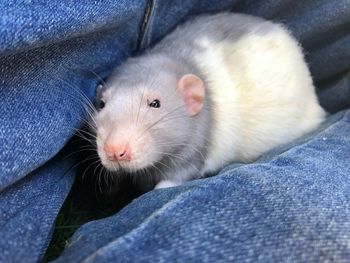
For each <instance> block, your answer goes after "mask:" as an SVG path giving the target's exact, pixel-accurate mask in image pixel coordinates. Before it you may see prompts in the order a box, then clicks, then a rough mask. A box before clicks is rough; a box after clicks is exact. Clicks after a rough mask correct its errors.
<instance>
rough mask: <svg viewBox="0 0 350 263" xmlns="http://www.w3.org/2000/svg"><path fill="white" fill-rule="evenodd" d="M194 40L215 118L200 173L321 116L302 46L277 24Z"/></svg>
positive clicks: (248, 157) (260, 149)
mask: <svg viewBox="0 0 350 263" xmlns="http://www.w3.org/2000/svg"><path fill="white" fill-rule="evenodd" d="M197 41H198V44H199V45H200V46H202V47H204V48H203V49H199V50H202V52H200V53H199V52H197V54H195V60H196V63H197V65H198V66H199V67H200V68H201V70H203V71H204V72H206V76H207V77H208V83H209V84H208V86H207V89H208V91H209V93H211V98H212V100H213V105H212V112H213V117H214V123H213V129H212V131H213V133H212V136H211V138H209V141H210V145H209V152H208V158H207V160H206V164H205V168H204V172H207V171H215V170H217V169H218V168H220V167H222V166H223V165H224V164H227V163H230V162H248V161H253V160H254V159H256V158H257V157H258V156H260V155H261V154H262V153H264V152H266V151H268V150H270V149H271V148H273V147H276V146H277V145H279V144H282V143H287V142H289V141H291V140H293V139H295V138H297V137H299V136H300V135H302V134H304V133H306V132H308V131H310V130H312V129H314V128H315V127H316V126H317V125H318V124H319V123H320V122H321V121H322V120H323V118H324V116H325V112H324V111H323V109H322V108H321V107H320V106H319V105H318V102H317V98H316V95H315V91H314V86H313V83H312V79H311V77H310V73H309V70H308V68H307V66H306V64H305V62H304V59H303V54H302V51H301V48H300V47H299V46H298V43H297V42H296V41H295V40H294V39H293V38H292V37H291V36H290V35H289V33H288V32H287V31H286V30H285V29H284V28H283V27H282V26H280V25H278V24H273V23H270V22H265V23H260V24H259V25H257V26H256V28H254V29H253V30H252V32H250V33H248V34H246V35H244V36H243V37H241V38H240V39H238V40H236V41H230V40H225V41H224V42H222V41H221V42H219V43H218V42H215V41H212V40H211V39H210V38H206V37H203V38H200V39H198V40H197Z"/></svg>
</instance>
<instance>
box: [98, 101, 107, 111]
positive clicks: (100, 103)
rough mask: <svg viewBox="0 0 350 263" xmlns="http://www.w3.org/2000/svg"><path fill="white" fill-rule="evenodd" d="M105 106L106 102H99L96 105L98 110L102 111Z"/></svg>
mask: <svg viewBox="0 0 350 263" xmlns="http://www.w3.org/2000/svg"><path fill="white" fill-rule="evenodd" d="M105 105H106V102H105V101H104V100H100V102H99V104H98V107H99V109H103V108H104V107H105Z"/></svg>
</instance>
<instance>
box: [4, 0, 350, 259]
mask: <svg viewBox="0 0 350 263" xmlns="http://www.w3.org/2000/svg"><path fill="white" fill-rule="evenodd" d="M146 10H147V11H146ZM229 10H230V11H234V12H244V13H249V14H253V15H258V16H262V17H265V18H268V19H273V20H276V21H280V22H282V23H284V24H286V26H287V27H288V28H289V29H290V31H291V32H292V34H293V35H294V36H295V37H296V38H297V39H298V40H299V41H300V42H301V45H302V47H303V49H304V51H305V54H306V59H307V62H308V64H309V67H310V70H311V73H312V76H313V79H314V81H315V84H316V86H317V92H318V95H319V99H320V102H321V104H322V105H323V106H324V107H325V109H326V110H327V111H328V112H330V113H331V115H330V117H329V118H328V120H327V122H326V123H325V124H324V125H323V126H322V127H321V128H320V129H319V130H318V131H316V132H315V133H313V134H311V135H308V136H305V137H304V138H301V139H300V140H298V141H296V142H293V143H292V144H290V145H284V146H281V147H280V148H278V149H275V150H273V151H272V152H270V153H268V154H266V155H265V156H263V157H262V158H261V159H260V160H258V161H257V162H256V163H253V164H248V165H240V164H232V165H230V166H228V167H226V168H224V169H223V170H222V171H220V172H219V173H218V175H216V176H213V177H210V178H206V179H200V180H195V181H193V182H189V183H187V184H185V185H183V186H180V187H175V188H169V189H161V190H154V191H151V192H149V193H147V194H144V195H143V196H141V197H139V198H138V199H137V200H135V201H134V202H132V203H131V204H129V205H128V206H127V207H125V208H124V209H123V210H122V211H120V212H119V213H117V214H115V215H114V216H111V217H109V218H105V219H102V220H98V221H93V222H90V223H88V224H86V225H84V226H82V227H81V228H80V229H79V230H78V231H77V232H76V233H75V234H74V236H73V237H72V239H71V241H70V243H69V245H68V246H67V248H66V249H65V251H64V252H63V254H62V255H61V257H60V258H59V259H58V260H57V261H58V262H78V261H83V260H86V261H94V262H110V261H115V260H117V261H120V262H127V261H129V262H134V261H152V262H153V261H164V262H165V261H179V262H184V261H200V262H218V261H223V262H227V261H238V262H240V261H263V262H274V261H276V262H279V261H281V260H283V261H290V262H295V261H300V262H302V261H307V262H310V261H311V262H313V261H323V260H334V261H341V260H343V261H346V260H349V259H350V252H349V251H350V245H349V244H350V243H349V240H350V224H349V222H350V207H349V204H350V111H349V110H347V109H349V108H350V73H349V72H350V70H349V69H350V27H349V23H350V2H349V1H347V0H340V1H335V0H334V1H329V0H308V1H293V0H279V1H274V0H264V1H263V0H261V1H252V0H246V1H238V0H226V1H224V0H218V1H210V0H191V1H190V0H188V1H179V2H177V1H170V0H167V1H157V0H153V1H147V0H130V1H117V0H110V1H91V2H86V3H83V2H72V1H68V0H62V1H46V3H45V1H42V0H41V1H40V0H39V1H25V0H18V1H15V0H4V1H2V2H1V3H0V36H1V38H0V98H1V100H0V106H1V108H0V227H1V228H0V235H1V239H0V251H1V252H0V262H21V261H24V260H25V261H26V262H37V261H39V260H40V259H41V257H42V255H43V254H44V253H45V250H46V248H47V246H48V243H49V240H50V238H51V235H52V229H53V224H54V220H55V218H56V216H57V213H58V211H59V209H60V207H61V205H62V203H63V202H64V200H65V198H66V196H67V194H68V192H69V190H70V188H71V186H72V183H73V180H74V174H75V159H74V158H73V157H72V156H71V155H69V154H70V152H71V147H70V143H69V140H70V138H71V137H72V135H73V134H74V132H75V128H79V127H81V126H82V124H83V122H84V121H83V119H84V117H85V114H84V107H83V99H82V95H81V93H83V94H85V95H86V96H87V97H88V98H90V99H92V98H93V96H94V93H95V87H96V85H97V83H98V82H99V79H98V78H96V76H95V75H94V74H91V71H94V72H97V73H98V74H99V75H101V76H102V77H105V76H108V74H110V72H111V70H112V69H113V67H115V66H117V65H119V64H120V63H122V62H123V61H124V60H125V59H126V58H127V57H128V56H131V55H134V54H136V53H137V52H139V51H142V50H143V49H145V48H147V47H148V46H150V45H152V44H154V43H156V42H157V41H158V40H159V39H161V38H162V37H163V36H164V35H165V34H167V33H168V32H169V31H170V30H171V29H173V28H174V26H176V25H177V24H178V23H180V22H181V21H183V20H185V19H186V18H187V17H189V16H191V15H195V14H200V13H208V12H218V11H229ZM146 13H148V14H149V15H148V17H147V19H146V16H145V14H146ZM146 21H147V22H146ZM67 156H69V157H67Z"/></svg>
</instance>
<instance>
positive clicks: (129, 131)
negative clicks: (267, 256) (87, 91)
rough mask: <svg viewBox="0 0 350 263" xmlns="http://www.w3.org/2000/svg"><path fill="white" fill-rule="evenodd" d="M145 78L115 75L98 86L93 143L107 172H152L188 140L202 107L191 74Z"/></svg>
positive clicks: (199, 89) (202, 91)
mask: <svg viewBox="0 0 350 263" xmlns="http://www.w3.org/2000/svg"><path fill="white" fill-rule="evenodd" d="M141 74H142V73H141ZM134 76H135V75H134ZM145 76H147V77H140V76H139V75H138V76H137V77H132V76H131V75H130V74H124V75H123V74H122V76H118V74H115V75H112V78H110V79H109V80H107V82H106V83H105V85H104V86H103V87H102V86H100V87H99V89H100V92H99V93H100V95H98V97H97V99H96V107H97V109H98V112H97V114H96V116H95V121H96V127H97V130H96V144H97V152H98V155H99V157H100V159H101V162H102V164H103V165H104V166H105V167H106V168H107V169H108V170H112V171H116V170H118V169H123V170H126V171H129V172H133V171H138V170H141V169H144V168H147V167H151V166H153V165H154V164H155V163H157V162H159V161H161V160H162V159H163V158H164V157H165V156H166V155H171V154H173V153H174V152H175V151H178V149H179V148H180V149H181V147H184V145H185V144H186V143H188V142H189V141H190V140H191V138H190V137H189V135H191V133H192V132H193V131H191V126H192V122H193V121H194V119H195V118H196V116H198V114H199V113H200V112H201V110H202V108H203V106H204V99H205V88H204V84H203V81H202V80H201V79H200V78H199V77H197V76H196V75H193V74H185V75H182V76H180V77H176V76H175V74H171V73H169V72H157V73H155V74H152V73H149V74H147V75H145Z"/></svg>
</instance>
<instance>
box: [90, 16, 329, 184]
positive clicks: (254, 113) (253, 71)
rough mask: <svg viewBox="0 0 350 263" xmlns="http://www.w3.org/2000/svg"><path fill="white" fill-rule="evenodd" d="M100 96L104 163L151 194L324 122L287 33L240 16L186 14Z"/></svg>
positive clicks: (249, 157) (254, 155)
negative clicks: (185, 19) (157, 189)
mask: <svg viewBox="0 0 350 263" xmlns="http://www.w3.org/2000/svg"><path fill="white" fill-rule="evenodd" d="M97 90H98V91H97V98H96V108H97V112H96V114H95V116H94V118H93V119H94V125H95V127H96V131H95V132H96V145H97V152H98V156H99V158H100V160H101V163H102V165H103V166H104V167H105V168H106V169H107V170H108V171H111V172H115V173H116V174H118V173H121V174H124V173H127V174H130V175H131V176H132V177H133V178H135V180H138V181H139V182H142V183H141V184H143V185H148V186H147V187H146V188H148V189H152V188H153V187H155V188H164V187H172V186H177V185H180V184H182V183H184V182H186V181H188V180H192V179H196V178H200V177H202V176H204V175H206V174H208V173H213V172H217V171H218V170H219V169H221V168H223V167H224V166H225V165H228V164H230V163H237V162H239V163H250V162H254V161H255V160H257V159H258V158H259V157H260V156H261V155H262V154H264V153H266V152H267V151H269V150H271V149H273V148H274V147H277V146H279V145H282V144H286V143H289V142H291V141H293V140H295V139H296V138H298V137H300V136H302V135H304V134H306V133H309V132H311V131H313V130H314V129H316V128H317V127H318V126H319V124H320V123H321V122H322V121H323V120H324V119H325V117H326V112H325V111H324V110H323V109H322V107H321V106H320V105H319V103H318V99H317V96H316V93H315V87H314V85H313V81H312V78H311V75H310V72H309V69H308V67H307V65H306V63H305V61H304V56H303V52H302V48H301V47H300V45H299V44H298V42H297V41H296V40H295V39H294V38H293V36H292V35H291V33H289V32H288V30H287V29H286V28H285V27H284V26H283V25H281V24H278V23H275V22H272V21H268V20H265V19H263V18H258V17H254V16H250V15H245V14H235V13H219V14H214V15H200V16H197V17H194V18H192V19H191V20H189V21H187V22H185V23H183V24H182V25H180V26H178V27H177V28H176V29H175V30H174V31H173V32H171V33H170V34H169V35H167V36H166V37H164V38H163V39H162V40H161V41H160V42H159V43H157V44H156V45H155V46H153V47H152V48H150V49H149V50H146V51H145V52H144V53H143V54H141V55H139V56H136V57H131V58H128V59H127V60H126V62H125V63H123V64H122V65H121V66H119V67H117V68H116V69H115V70H114V71H113V73H112V74H111V75H110V76H109V77H108V78H107V79H106V81H105V83H103V84H101V85H99V87H98V89H97ZM147 182H151V183H147ZM149 185H151V186H149Z"/></svg>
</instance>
